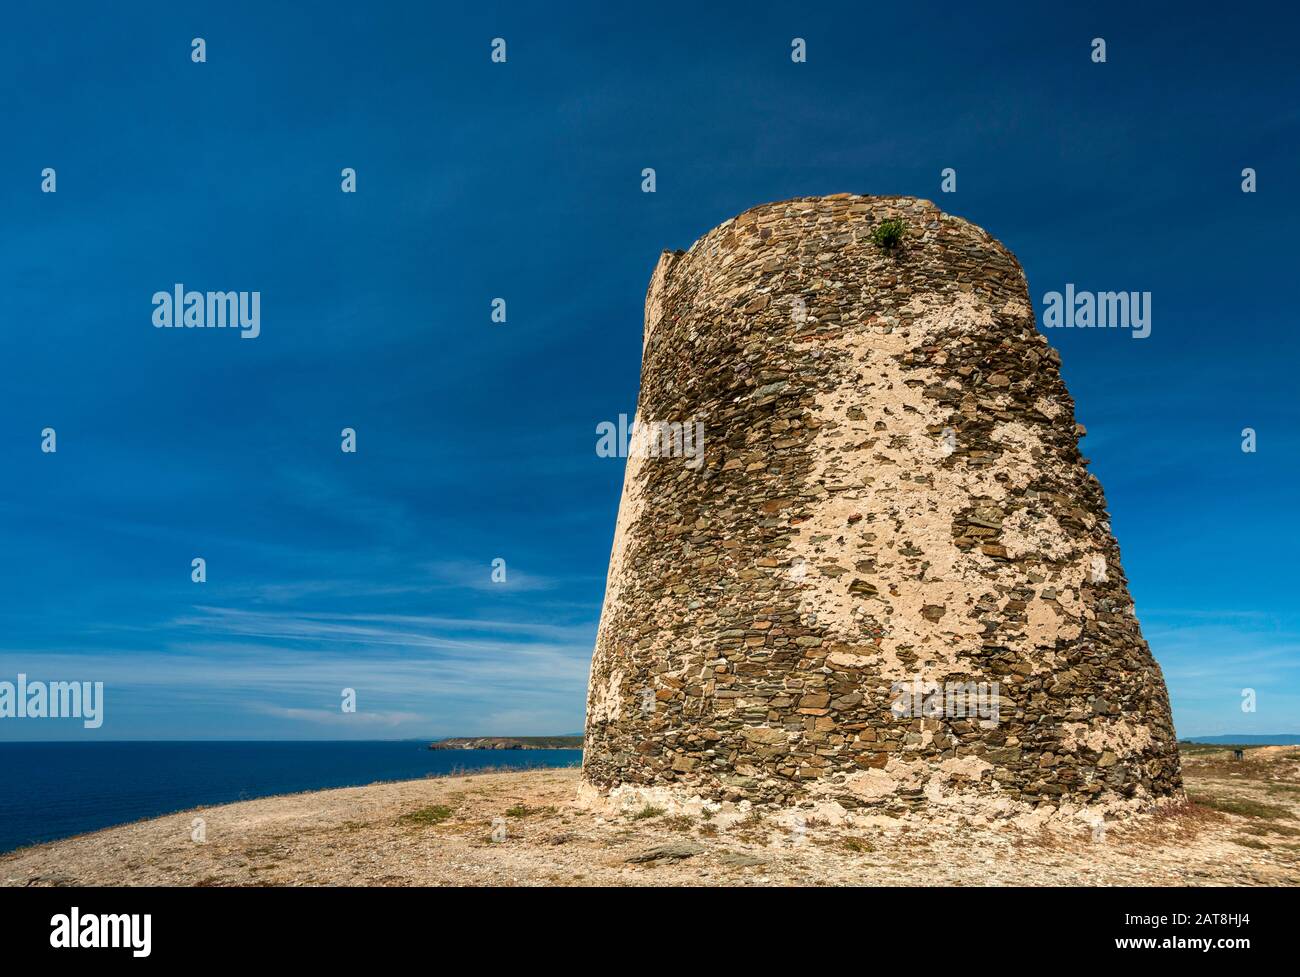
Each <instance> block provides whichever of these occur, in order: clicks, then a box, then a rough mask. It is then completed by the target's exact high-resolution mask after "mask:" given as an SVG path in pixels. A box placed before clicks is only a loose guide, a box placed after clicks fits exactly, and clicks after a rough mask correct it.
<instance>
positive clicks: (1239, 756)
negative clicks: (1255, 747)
mask: <svg viewBox="0 0 1300 977" xmlns="http://www.w3.org/2000/svg"><path fill="white" fill-rule="evenodd" d="M1245 757H1246V751H1245V750H1233V751H1232V758H1233V759H1234V760H1243V759H1245Z"/></svg>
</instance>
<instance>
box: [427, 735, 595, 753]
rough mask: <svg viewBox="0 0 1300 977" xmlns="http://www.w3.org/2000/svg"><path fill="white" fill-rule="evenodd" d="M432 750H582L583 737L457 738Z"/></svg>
mask: <svg viewBox="0 0 1300 977" xmlns="http://www.w3.org/2000/svg"><path fill="white" fill-rule="evenodd" d="M429 749H431V750H581V749H582V737H581V736H457V737H450V738H448V739H445V740H436V741H435V742H433V743H430V744H429Z"/></svg>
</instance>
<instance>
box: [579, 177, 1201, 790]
mask: <svg viewBox="0 0 1300 977" xmlns="http://www.w3.org/2000/svg"><path fill="white" fill-rule="evenodd" d="M900 219H901V221H902V222H903V225H902V227H903V234H902V240H901V242H899V243H897V244H893V243H891V242H890V241H888V240H887V239H884V240H883V243H878V241H880V240H881V239H882V235H880V234H879V233H876V234H874V235H873V232H877V229H878V228H881V226H882V224H885V223H886V222H888V221H894V220H900ZM895 228H897V225H895ZM1099 338H1104V337H1099ZM1059 365H1060V357H1059V355H1058V354H1057V353H1056V351H1055V350H1053V349H1052V348H1051V347H1050V346H1048V344H1047V342H1046V341H1045V339H1044V338H1043V336H1042V335H1040V334H1039V332H1038V331H1037V329H1036V327H1035V321H1034V313H1033V307H1032V305H1031V304H1030V301H1029V295H1028V289H1027V284H1026V281H1025V276H1024V273H1023V271H1022V270H1021V268H1020V266H1019V264H1018V263H1017V261H1016V259H1015V257H1014V256H1012V255H1011V253H1010V252H1008V251H1007V249H1006V248H1004V247H1003V246H1002V245H1001V244H999V243H998V242H997V241H995V240H994V239H993V238H992V237H990V236H989V235H988V234H986V233H985V232H984V231H983V230H981V229H980V228H978V227H975V226H974V225H972V224H970V223H967V222H966V221H964V220H961V219H959V218H956V217H952V216H950V215H948V214H945V213H943V212H942V211H940V210H939V209H938V208H937V207H935V206H934V205H933V204H932V203H930V202H929V201H925V200H916V199H912V198H907V197H864V196H855V195H851V194H837V195H835V196H830V197H808V198H800V199H796V200H790V201H786V202H783V203H774V204H765V205H763V206H761V207H756V208H754V209H753V210H749V211H747V212H745V213H744V214H741V215H740V216H739V217H736V218H734V219H732V220H729V221H726V222H725V223H724V224H722V225H721V226H719V227H717V228H715V229H714V230H712V231H710V232H709V233H708V234H706V235H705V236H704V237H702V238H700V239H699V240H698V241H696V242H695V244H694V245H693V246H692V247H691V248H690V250H688V251H686V252H680V251H678V252H664V254H663V255H662V256H661V257H660V259H659V264H658V266H657V267H656V268H655V270H654V274H653V276H652V277H651V280H650V288H649V292H648V294H647V297H646V312H645V340H644V353H643V357H642V364H641V391H640V398H639V402H638V409H637V424H638V425H639V427H640V429H641V430H643V431H645V430H649V431H651V432H656V433H657V434H658V433H661V434H663V435H664V437H663V438H662V440H660V439H659V438H658V437H657V436H656V437H655V438H652V440H651V441H650V442H649V445H650V447H649V450H646V443H645V442H641V445H642V450H639V451H638V450H635V449H636V445H635V443H634V450H633V452H632V454H631V456H630V457H629V459H628V463H627V470H626V474H625V478H624V485H623V496H622V501H621V503H620V506H619V513H618V524H617V528H616V531H615V540H614V547H613V553H612V555H611V558H610V566H609V578H608V582H607V587H606V593H605V603H604V607H603V610H602V613H601V620H600V629H599V633H598V636H597V641H596V650H595V656H594V658H593V660H592V665H591V678H590V688H589V692H588V700H587V726H586V747H585V748H586V754H585V758H584V762H583V770H584V778H585V780H586V782H587V783H588V784H589V785H590V787H594V788H595V789H596V790H597V791H600V792H606V791H609V790H610V789H612V788H616V787H620V786H624V787H629V788H630V787H636V788H649V787H672V788H679V789H681V790H683V791H685V792H687V793H688V794H698V795H700V796H702V797H704V798H707V799H713V800H732V801H738V800H742V799H748V800H751V801H754V802H766V803H777V804H790V803H794V802H799V801H803V800H806V799H808V798H810V797H812V798H823V799H826V800H833V801H836V802H838V803H840V804H841V805H843V806H844V807H845V808H849V809H853V808H868V809H885V810H890V809H893V810H907V809H910V808H912V807H916V806H923V805H926V804H927V803H931V802H932V803H935V804H953V803H961V804H971V803H977V804H984V803H992V804H994V805H998V806H1000V807H1001V808H1002V809H1003V810H1008V809H1014V810H1026V809H1027V806H1040V805H1047V804H1050V805H1052V806H1053V807H1054V808H1057V809H1065V808H1066V807H1067V806H1068V807H1069V808H1073V809H1079V808H1082V807H1083V806H1085V805H1087V806H1089V809H1092V808H1093V807H1095V806H1102V807H1104V806H1105V805H1107V804H1111V805H1119V806H1121V807H1128V808H1135V807H1140V806H1144V805H1145V804H1148V803H1150V802H1152V801H1154V800H1158V799H1160V798H1163V797H1170V796H1178V795H1180V794H1181V774H1180V771H1179V764H1178V752H1177V746H1176V741H1175V737H1174V730H1173V724H1172V721H1171V717H1170V710H1169V700H1168V695H1167V693H1166V691H1165V684H1164V679H1163V676H1162V675H1161V673H1160V669H1159V667H1158V666H1157V665H1156V663H1155V661H1154V660H1153V658H1152V656H1151V652H1150V650H1149V649H1148V647H1147V644H1146V642H1145V641H1144V640H1143V638H1142V634H1141V630H1140V628H1139V625H1138V621H1137V618H1136V617H1135V615H1134V608H1133V602H1132V600H1131V599H1130V597H1129V593H1128V589H1127V586H1126V583H1125V578H1124V574H1123V571H1122V569H1121V568H1120V559H1119V547H1118V545H1117V544H1116V541H1115V538H1114V537H1113V536H1112V534H1111V529H1110V524H1109V522H1108V519H1107V514H1106V503H1105V499H1104V497H1103V494H1102V490H1101V486H1100V484H1099V483H1098V482H1097V480H1096V478H1095V477H1094V476H1093V475H1091V474H1089V473H1088V471H1087V461H1086V459H1084V458H1083V457H1081V456H1080V453H1079V447H1078V445H1079V437H1080V436H1081V435H1082V434H1083V433H1084V432H1083V430H1082V428H1081V427H1079V426H1078V425H1076V424H1075V421H1074V404H1073V401H1072V400H1071V399H1070V395H1069V393H1068V392H1067V391H1066V389H1065V385H1064V383H1063V382H1062V380H1061V376H1060V372H1059V369H1058V368H1059ZM678 422H680V423H682V424H683V425H684V429H685V430H686V431H687V433H688V435H689V432H690V430H691V425H692V424H693V423H694V422H702V424H703V432H704V441H703V448H704V450H703V464H702V465H696V464H692V462H691V459H690V458H689V457H677V456H676V455H680V454H682V452H681V451H680V450H677V451H674V450H672V449H673V448H674V444H673V443H672V442H673V436H674V435H673V434H672V432H675V431H678V430H681V429H676V428H669V427H665V426H664V425H667V424H672V423H678ZM656 424H658V425H660V427H659V428H655V426H654V425H656ZM676 447H677V448H678V449H680V447H681V443H680V441H678V442H677V444H676Z"/></svg>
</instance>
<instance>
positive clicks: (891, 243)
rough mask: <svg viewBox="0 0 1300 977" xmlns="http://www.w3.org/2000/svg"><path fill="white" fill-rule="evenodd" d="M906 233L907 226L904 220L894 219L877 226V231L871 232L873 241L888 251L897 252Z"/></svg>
mask: <svg viewBox="0 0 1300 977" xmlns="http://www.w3.org/2000/svg"><path fill="white" fill-rule="evenodd" d="M906 233H907V224H906V223H905V222H904V221H903V219H902V218H901V217H892V218H890V219H889V220H887V221H881V222H880V223H879V224H877V225H876V229H875V230H874V231H872V232H871V240H872V241H874V242H875V243H876V244H877V245H878V246H879V247H881V248H884V249H885V250H886V251H896V250H897V249H898V247H899V245H901V244H902V243H903V235H905V234H906Z"/></svg>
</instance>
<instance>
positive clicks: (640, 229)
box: [0, 3, 1300, 739]
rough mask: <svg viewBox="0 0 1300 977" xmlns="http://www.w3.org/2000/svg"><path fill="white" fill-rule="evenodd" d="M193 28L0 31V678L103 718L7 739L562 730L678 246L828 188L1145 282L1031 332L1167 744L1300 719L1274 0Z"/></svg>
mask: <svg viewBox="0 0 1300 977" xmlns="http://www.w3.org/2000/svg"><path fill="white" fill-rule="evenodd" d="M179 6H181V5H173V4H163V3H156V4H151V3H132V4H129V5H102V4H89V3H81V4H71V5H68V6H67V7H60V9H59V11H58V12H57V13H52V12H50V10H49V8H48V7H47V6H45V5H39V4H35V3H15V4H6V5H5V8H4V10H3V12H2V13H0V37H3V38H4V40H3V41H0V45H3V49H2V50H0V91H3V93H4V98H3V101H2V103H0V105H2V107H0V125H2V126H3V132H4V140H3V145H4V150H3V152H0V195H2V196H0V202H2V203H3V214H4V217H3V229H4V233H3V235H0V328H2V330H3V337H4V338H3V350H2V352H3V355H0V458H2V459H3V478H0V622H3V625H4V626H3V630H2V631H0V680H5V679H7V680H10V681H13V680H14V678H15V677H16V674H17V673H18V672H24V673H26V674H28V675H29V677H31V678H33V679H42V678H43V679H80V680H91V681H94V680H100V681H104V682H105V683H106V686H107V703H106V708H105V722H104V725H103V727H102V728H101V729H99V730H96V731H93V732H92V731H88V730H83V729H82V728H81V725H80V723H77V722H75V721H67V722H52V721H47V722H34V721H25V722H24V721H8V722H5V723H3V724H2V725H0V739H52V738H63V737H68V738H79V737H90V736H95V737H100V738H113V739H142V738H144V739H151V738H165V739H191V738H195V739H211V738H218V739H219V738H248V737H251V738H291V739H309V738H331V739H332V738H389V737H432V736H436V735H455V734H474V733H501V734H506V733H513V734H546V733H560V732H572V731H576V730H577V729H579V728H580V727H581V724H582V710H583V704H584V697H585V683H586V674H587V663H588V661H589V658H590V654H591V649H592V643H593V639H594V635H595V627H596V622H597V619H598V616H599V610H600V601H601V596H602V593H603V588H604V575H605V568H606V561H607V559H608V556H609V547H610V542H611V539H612V535H613V526H614V518H615V514H616V510H617V505H618V496H619V490H620V486H621V480H622V465H623V462H622V461H620V460H618V459H607V458H600V457H597V455H596V453H595V450H594V446H595V441H596V434H595V427H596V425H597V424H598V423H599V422H601V421H604V420H616V419H617V417H618V415H619V414H620V413H627V414H631V413H632V412H633V410H634V408H635V401H636V389H637V377H638V369H639V361H640V352H641V316H642V302H643V298H644V295H645V288H646V283H647V280H648V277H649V274H650V271H651V269H652V268H653V266H654V263H655V260H656V258H657V256H658V254H659V252H660V251H661V250H662V249H665V248H684V247H687V246H689V245H690V243H691V242H692V241H694V240H695V238H697V237H698V236H699V235H700V234H702V233H704V232H705V231H707V230H708V229H710V228H711V227H713V226H715V225H716V224H718V223H719V222H721V221H722V220H725V219H726V218H728V217H730V216H733V215H734V214H736V213H739V212H740V211H742V210H745V209H746V208H748V207H751V206H753V205H756V204H758V203H762V202H765V201H771V200H777V199H782V198H786V197H791V196H799V195H807V194H821V193H835V192H845V191H851V192H858V193H879V194H910V195H915V196H920V197H926V198H929V199H932V200H935V201H936V202H937V203H938V204H939V205H940V206H942V207H944V208H945V209H947V210H949V211H950V212H952V213H955V214H958V215H960V216H962V217H965V218H967V219H969V220H972V221H974V222H976V223H978V224H980V225H981V226H983V227H985V228H986V229H988V230H989V232H990V233H992V234H994V235H995V236H996V237H998V238H999V239H1001V240H1002V241H1003V242H1004V243H1005V244H1006V245H1007V246H1008V247H1010V248H1011V249H1012V250H1013V251H1014V252H1015V253H1016V255H1017V256H1018V257H1019V258H1020V260H1021V263H1022V264H1023V265H1024V267H1025V270H1026V273H1027V274H1028V277H1029V283H1030V292H1031V297H1032V298H1033V300H1034V302H1035V305H1036V307H1038V308H1039V309H1040V310H1041V308H1042V296H1043V294H1044V293H1045V292H1047V291H1051V290H1060V289H1062V288H1063V287H1064V285H1065V283H1067V282H1072V283H1074V284H1075V285H1076V286H1077V287H1078V288H1080V289H1093V290H1111V289H1114V290H1119V289H1124V290H1137V291H1150V292H1151V293H1152V308H1153V325H1152V334H1151V336H1150V337H1149V338H1148V339H1145V340H1140V341H1137V340H1133V339H1132V338H1131V337H1130V336H1128V335H1127V334H1125V333H1123V332H1120V331H1113V330H1112V331H1086V330H1084V331H1079V330H1071V331H1065V330H1050V331H1048V338H1049V340H1050V341H1051V342H1052V343H1053V344H1054V345H1055V346H1056V347H1057V348H1058V349H1060V351H1061V353H1062V357H1063V360H1064V374H1065V378H1066V381H1067V383H1068V384H1069V387H1070V390H1071V392H1072V393H1073V395H1074V397H1075V399H1076V401H1077V402H1078V411H1077V415H1078V420H1079V421H1081V422H1082V423H1084V424H1085V425H1086V426H1087V428H1088V430H1089V436H1088V438H1087V440H1086V442H1085V453H1086V454H1087V455H1088V456H1089V457H1090V458H1092V462H1093V471H1095V472H1096V473H1097V475H1098V477H1099V478H1100V479H1101V481H1102V484H1103V485H1104V486H1105V489H1106V492H1107V496H1108V499H1109V502H1110V506H1111V511H1112V516H1113V525H1114V528H1115V532H1116V534H1117V536H1118V538H1119V540H1120V544H1121V548H1122V552H1123V558H1124V564H1125V570H1126V572H1127V573H1128V576H1129V578H1130V582H1131V588H1132V592H1133V595H1134V598H1135V600H1136V602H1137V607H1138V613H1139V617H1140V618H1141V620H1142V623H1143V626H1144V630H1145V633H1146V635H1147V637H1148V639H1149V640H1150V642H1151V645H1152V647H1153V650H1154V651H1155V654H1156V657H1157V659H1158V660H1159V661H1160V663H1161V665H1162V666H1163V668H1164V670H1165V674H1166V677H1167V678H1168V681H1169V684H1170V689H1171V695H1172V699H1173V703H1174V714H1175V722H1176V725H1177V728H1178V731H1179V733H1180V735H1184V736H1187V735H1211V734H1218V733H1229V732H1235V733H1276V732H1300V611H1298V610H1297V601H1296V599H1295V591H1296V587H1297V583H1298V582H1300V580H1298V577H1300V574H1297V571H1296V565H1295V551H1296V543H1297V531H1296V519H1295V501H1296V498H1297V491H1296V485H1297V482H1298V481H1300V460H1298V454H1300V438H1298V437H1297V433H1296V432H1297V427H1298V426H1300V425H1298V423H1297V422H1298V420H1300V417H1298V415H1300V410H1298V409H1297V385H1296V381H1295V379H1294V377H1295V373H1296V369H1297V354H1298V353H1300V339H1297V335H1296V332H1297V326H1298V323H1297V317H1296V306H1295V295H1294V292H1293V291H1292V288H1293V283H1294V280H1295V265H1296V243H1295V228H1296V226H1297V218H1298V217H1300V206H1298V204H1297V190H1296V185H1295V182H1296V181H1295V173H1296V150H1297V146H1298V144H1300V138H1298V135H1300V129H1298V125H1300V108H1298V106H1300V98H1298V97H1297V95H1298V94H1300V93H1298V92H1297V84H1296V81H1297V72H1296V69H1295V65H1294V56H1293V52H1292V51H1291V50H1290V42H1291V39H1292V38H1293V37H1294V35H1295V31H1296V28H1297V26H1300V24H1297V20H1300V16H1298V15H1297V14H1296V13H1294V10H1293V8H1290V9H1279V10H1276V11H1271V10H1269V9H1267V8H1265V7H1258V6H1252V7H1250V8H1249V10H1246V9H1240V10H1238V9H1229V10H1220V11H1217V12H1215V11H1212V10H1211V9H1210V8H1209V7H1208V5H1207V6H1205V7H1203V8H1198V7H1197V6H1196V5H1192V6H1188V5H1186V4H1176V5H1175V4H1169V5H1137V4H1131V3H1126V4H1111V5H1104V4H1103V5H1090V7H1091V9H1090V10H1089V11H1088V12H1086V13H1085V12H1070V11H1063V10H1058V9H1047V8H1046V7H1044V9H1037V10H1029V11H1021V10H1018V9H1016V7H1015V6H1012V5H1001V4H995V5H980V10H979V11H978V12H956V11H953V10H950V9H948V5H946V4H936V5H933V6H929V7H927V6H925V5H921V4H890V5H870V9H868V7H867V6H866V5H862V4H844V5H839V4H817V5H806V4H794V3H791V4H780V5H763V4H757V5H756V4H744V5H743V6H741V5H736V6H734V7H732V8H731V9H729V10H720V11H717V12H715V11H714V10H711V9H709V7H708V6H707V5H702V4H690V5H685V4H682V5H676V4H654V5H651V6H650V7H644V6H642V7H634V8H627V7H622V6H620V5H611V4H594V3H593V4H575V5H565V7H564V8H563V9H561V8H559V7H555V6H553V5H524V4H518V5H500V4H493V3H477V4H473V5H470V6H472V9H469V10H462V9H459V8H458V7H452V8H447V9H442V8H440V7H439V5H435V4H428V3H376V4H333V3H320V4H314V5H312V7H311V8H310V9H311V10H312V13H311V15H310V16H306V15H304V14H302V13H293V12H290V9H289V7H288V5H268V4H264V3H220V4H216V3H212V4H203V3H200V4H186V5H184V6H185V7H186V9H185V10H183V11H182V10H179V9H175V8H177V7H179ZM1055 6H1056V5H1052V7H1053V8H1054V7H1055ZM810 7H811V8H814V9H810ZM1098 36H1100V37H1104V38H1105V39H1106V42H1107V63H1105V64H1100V65H1099V64H1094V63H1093V62H1092V61H1091V59H1090V50H1091V49H1090V41H1091V39H1092V38H1094V37H1098ZM193 37H203V38H204V39H205V40H206V42H207V62H206V63H204V64H195V63H193V62H192V61H191V60H190V51H191V46H190V41H191V38H193ZM494 37H503V38H505V39H506V42H507V45H508V46H507V52H508V61H507V62H506V63H505V64H493V63H491V61H490V59H489V51H490V42H491V39H492V38H494ZM793 37H803V38H805V39H806V41H807V49H808V60H807V63H805V64H794V63H792V62H791V60H790V56H789V53H790V41H791V38H793ZM647 166H649V167H654V168H655V169H656V171H657V192H656V193H654V194H646V193H642V192H641V189H640V183H641V170H642V168H644V167H647ZM1248 166H1249V167H1253V168H1255V169H1256V170H1257V172H1258V181H1259V189H1258V192H1257V193H1254V194H1244V193H1242V192H1241V188H1240V184H1241V175H1240V174H1241V170H1242V168H1243V167H1248ZM46 167H53V168H55V170H56V171H57V180H58V184H57V186H58V189H57V192H56V193H52V194H47V193H42V192H40V174H41V171H42V170H43V169H44V168H46ZM343 167H353V168H355V170H356V172H357V184H358V192H357V193H355V194H344V193H342V192H340V187H339V184H340V170H341V169H342V168H343ZM945 167H953V168H955V169H956V170H957V174H958V176H957V181H958V182H957V192H956V193H941V192H940V171H941V170H942V169H943V168H945ZM176 282H183V283H185V284H186V285H187V286H188V287H192V288H198V289H235V290H259V291H260V292H261V293H262V306H261V316H262V332H261V335H260V336H259V337H258V338H257V339H256V340H253V341H243V340H241V339H240V338H239V337H238V336H237V335H235V334H233V333H230V332H228V331H220V330H212V331H187V330H162V329H154V328H153V327H152V325H151V318H150V317H151V314H152V306H151V302H150V300H151V296H152V295H153V293H154V292H156V291H159V290H169V289H171V287H172V286H173V284H174V283H176ZM498 296H500V297H504V298H506V300H507V303H508V306H507V307H508V321H507V322H506V323H505V324H493V323H491V322H490V321H489V312H490V302H491V300H492V299H493V298H494V297H498ZM45 427H53V428H55V429H56V430H57V432H58V433H57V437H58V451H57V453H56V454H43V453H42V452H41V451H40V432H41V430H42V429H43V428H45ZM344 427H352V428H355V429H356V431H357V433H358V451H357V453H356V454H351V455H349V454H344V453H342V452H341V451H340V450H339V441H340V437H339V434H340V431H341V429H342V428H344ZM1244 427H1252V428H1254V429H1255V430H1256V431H1257V433H1258V450H1257V451H1256V452H1255V453H1254V454H1246V453H1243V452H1242V451H1241V448H1240V445H1241V431H1242V429H1243V428H1244ZM195 556H202V557H203V558H205V559H206V560H207V563H208V581H207V582H206V583H204V584H201V585H200V584H195V583H192V582H191V581H190V561H191V559H192V558H194V557H195ZM498 557H499V558H502V559H505V560H506V561H507V574H508V578H507V583H506V584H505V585H495V584H493V583H492V582H491V580H490V576H489V575H490V564H491V561H492V560H493V559H494V558H498ZM344 687H351V688H355V689H356V690H357V694H358V707H359V708H358V711H357V713H356V714H353V715H345V714H343V713H342V712H341V711H340V709H339V696H340V690H341V689H342V688H344ZM1243 688H1254V689H1255V690H1256V691H1257V694H1258V711H1257V712H1256V713H1254V714H1244V713H1243V712H1242V711H1241V708H1240V702H1241V690H1242V689H1243Z"/></svg>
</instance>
